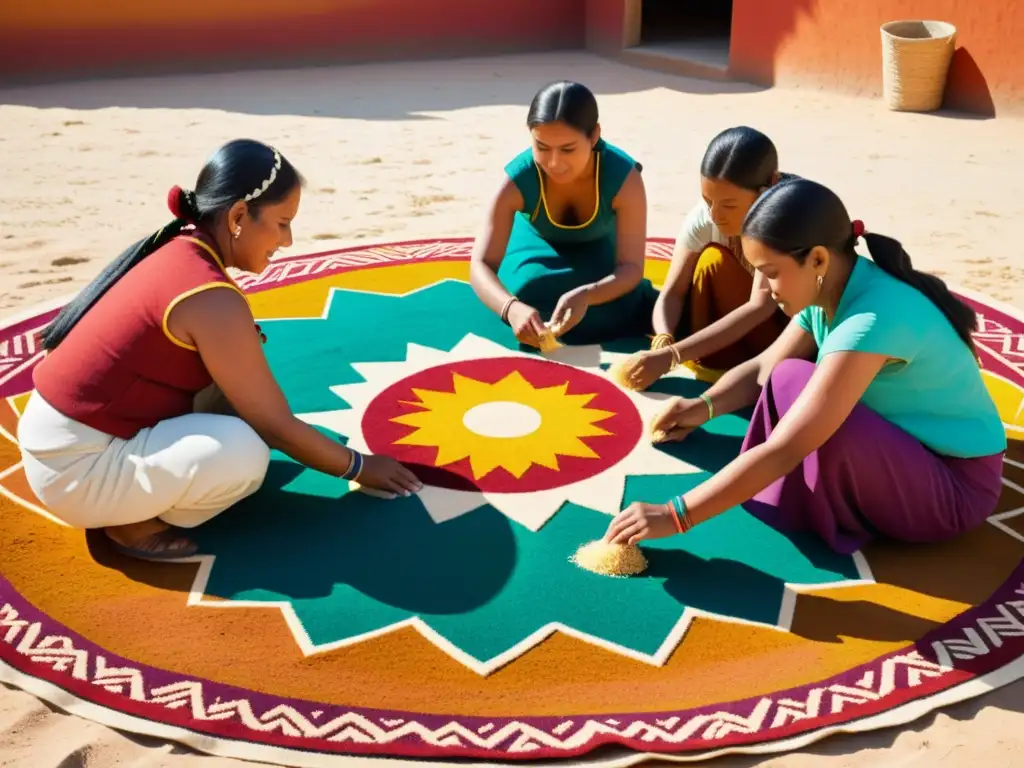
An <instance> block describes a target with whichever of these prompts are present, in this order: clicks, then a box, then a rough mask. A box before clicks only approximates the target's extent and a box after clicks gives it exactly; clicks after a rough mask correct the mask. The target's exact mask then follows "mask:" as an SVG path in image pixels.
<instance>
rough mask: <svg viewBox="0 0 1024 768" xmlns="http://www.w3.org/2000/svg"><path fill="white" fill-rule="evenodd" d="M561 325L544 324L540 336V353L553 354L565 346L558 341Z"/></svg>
mask: <svg viewBox="0 0 1024 768" xmlns="http://www.w3.org/2000/svg"><path fill="white" fill-rule="evenodd" d="M563 325H564V324H563V323H554V324H551V323H544V331H543V332H542V333H541V334H540V351H541V352H554V351H555V350H556V349H560V348H562V347H564V346H565V345H564V344H563V343H562V342H560V341H559V340H558V337H559V336H561V335H562V326H563Z"/></svg>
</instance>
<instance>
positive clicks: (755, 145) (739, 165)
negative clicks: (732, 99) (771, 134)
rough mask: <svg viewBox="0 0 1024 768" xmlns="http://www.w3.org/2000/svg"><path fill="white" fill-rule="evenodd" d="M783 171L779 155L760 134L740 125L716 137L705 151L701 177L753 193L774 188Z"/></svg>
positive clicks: (768, 140)
mask: <svg viewBox="0 0 1024 768" xmlns="http://www.w3.org/2000/svg"><path fill="white" fill-rule="evenodd" d="M778 170H779V153H778V152H777V151H776V149H775V145H774V144H773V143H772V140H771V139H769V138H768V137H767V136H765V135H764V134H763V133H761V132H760V131H756V130H754V129H753V128H748V127H747V126H745V125H739V126H736V127H735V128H726V129H725V130H724V131H722V132H721V133H720V134H718V135H717V136H715V138H713V139H712V140H711V143H710V144H708V148H707V149H706V150H705V151H704V159H703V160H702V161H701V164H700V175H701V176H703V177H704V178H705V179H721V180H723V181H728V182H729V183H730V184H734V185H736V186H737V187H740V188H741V189H746V190H748V191H750V192H760V191H761V189H763V188H764V187H768V186H771V183H772V178H773V176H774V175H775V174H776V173H778Z"/></svg>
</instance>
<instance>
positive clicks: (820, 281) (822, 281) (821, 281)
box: [818, 275, 825, 291]
mask: <svg viewBox="0 0 1024 768" xmlns="http://www.w3.org/2000/svg"><path fill="white" fill-rule="evenodd" d="M824 284H825V276H824V275H818V290H819V291H820V290H821V286H822V285H824Z"/></svg>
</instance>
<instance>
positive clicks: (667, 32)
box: [640, 0, 732, 45]
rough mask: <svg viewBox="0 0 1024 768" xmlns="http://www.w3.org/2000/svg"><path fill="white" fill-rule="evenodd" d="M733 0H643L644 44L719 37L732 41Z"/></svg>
mask: <svg viewBox="0 0 1024 768" xmlns="http://www.w3.org/2000/svg"><path fill="white" fill-rule="evenodd" d="M731 27H732V0H642V2H641V6H640V44H641V45H645V44H649V43H675V42H682V41H689V40H707V39H713V38H717V39H719V40H723V41H725V42H728V40H729V31H730V29H731Z"/></svg>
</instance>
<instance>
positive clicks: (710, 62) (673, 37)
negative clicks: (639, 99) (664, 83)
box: [632, 0, 771, 78]
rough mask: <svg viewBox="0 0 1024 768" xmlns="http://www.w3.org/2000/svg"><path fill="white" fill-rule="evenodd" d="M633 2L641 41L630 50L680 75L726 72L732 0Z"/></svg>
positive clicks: (722, 75)
mask: <svg viewBox="0 0 1024 768" xmlns="http://www.w3.org/2000/svg"><path fill="white" fill-rule="evenodd" d="M635 1H636V2H639V4H640V44H639V46H637V47H636V48H633V49H632V50H633V51H635V52H637V54H638V55H641V56H645V57H646V58H648V59H651V58H652V57H655V58H658V59H659V61H661V62H662V63H663V64H664V65H665V66H669V69H670V70H672V71H675V72H677V73H679V74H690V75H694V76H697V77H715V78H722V77H725V76H726V75H727V73H728V69H729V35H730V32H731V30H732V0H635ZM770 1H771V0H765V2H770Z"/></svg>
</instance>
